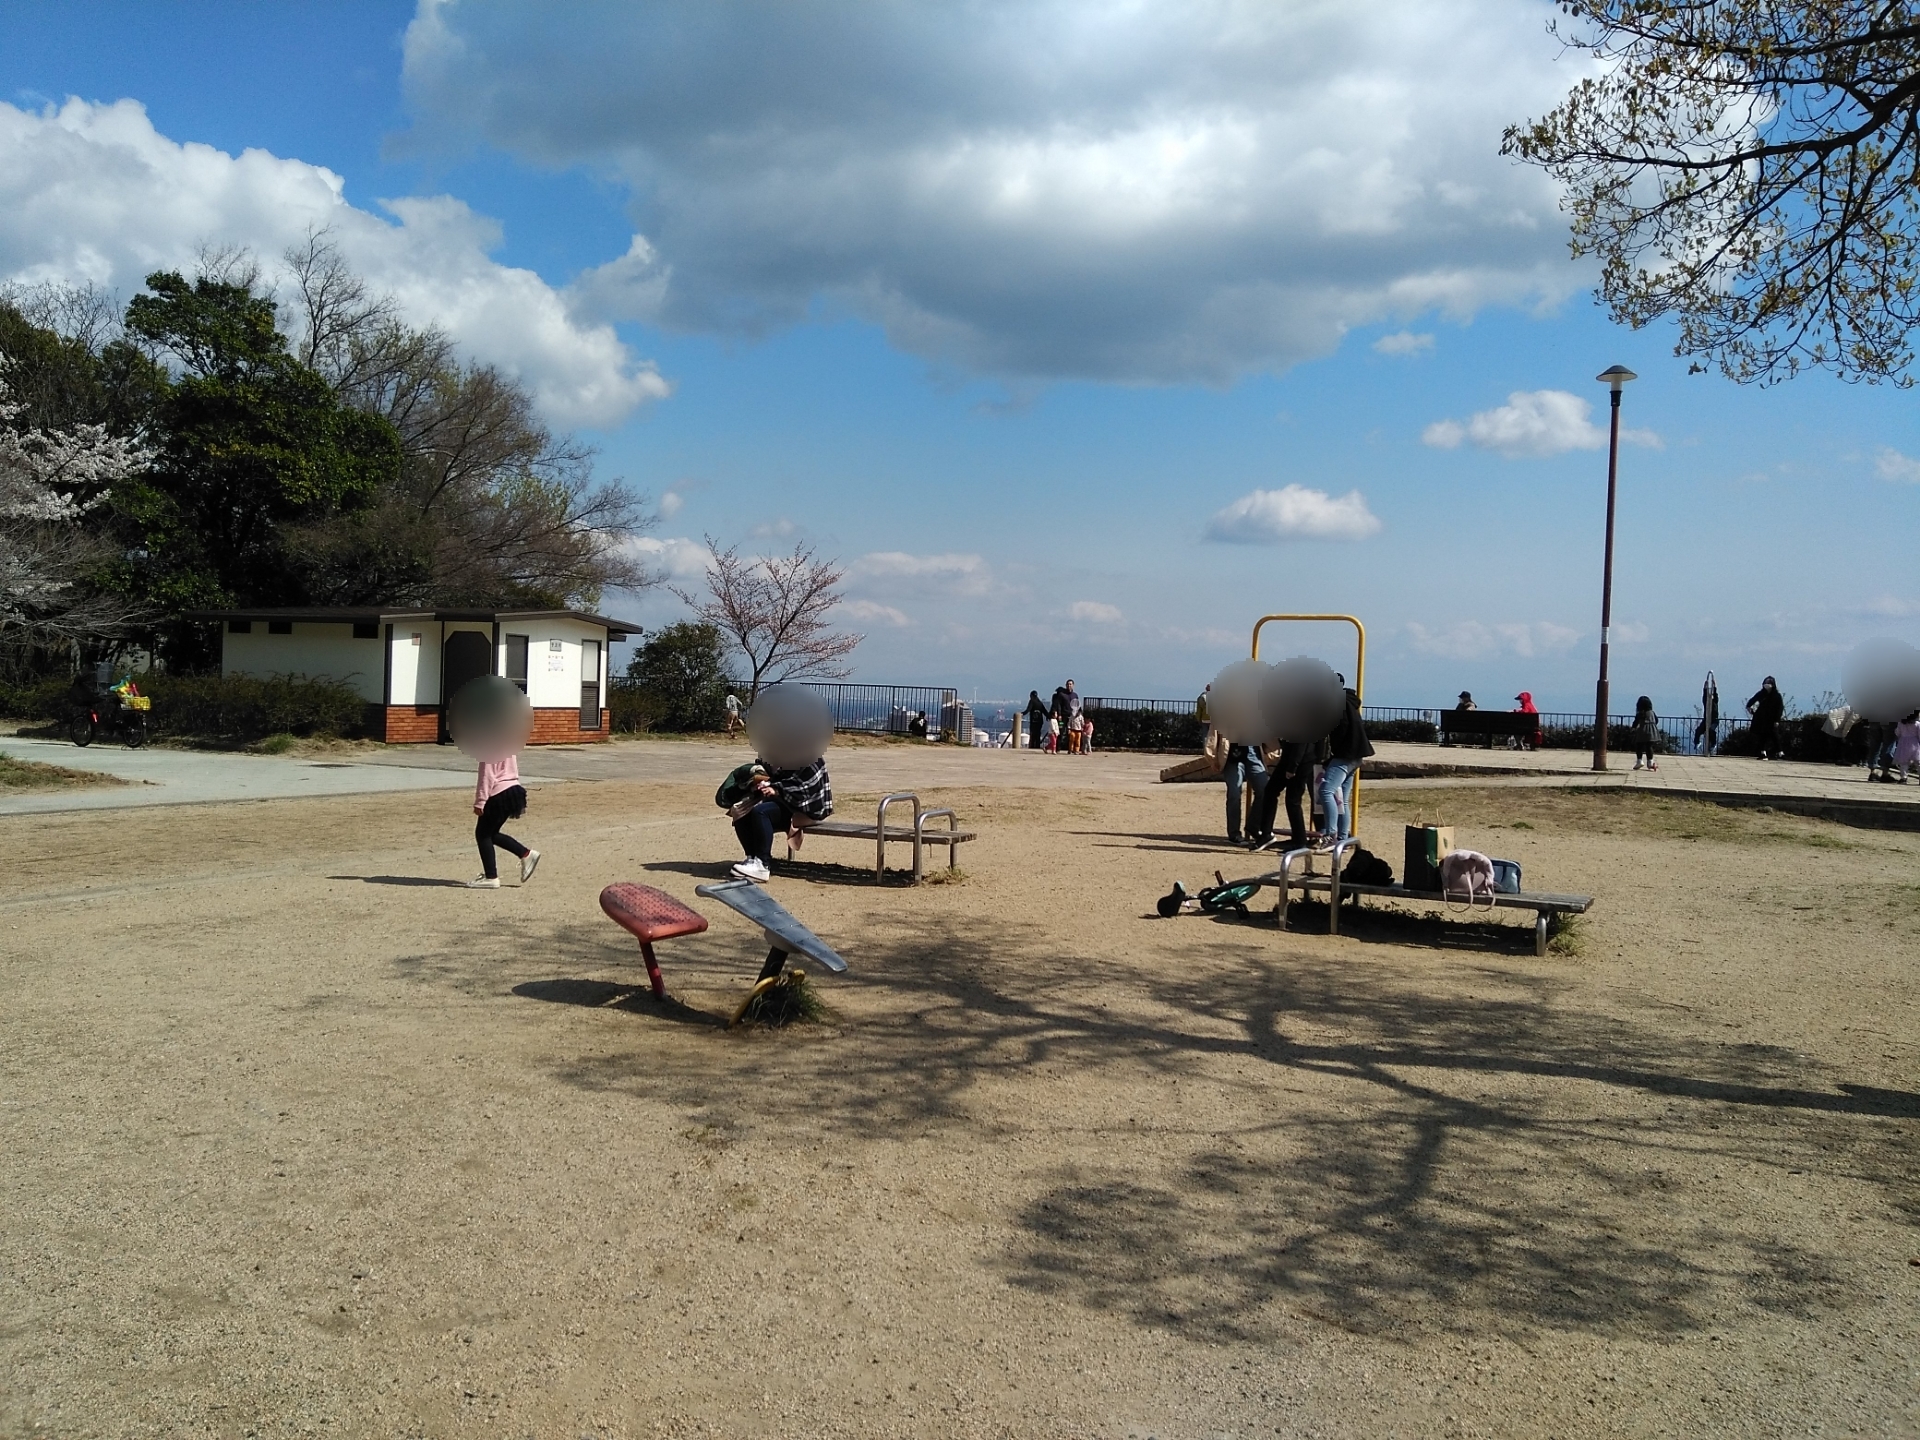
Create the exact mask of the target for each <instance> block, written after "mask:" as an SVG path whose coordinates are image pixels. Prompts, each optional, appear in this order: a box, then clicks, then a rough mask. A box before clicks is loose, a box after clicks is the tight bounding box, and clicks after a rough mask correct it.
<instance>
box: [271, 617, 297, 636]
mask: <svg viewBox="0 0 1920 1440" xmlns="http://www.w3.org/2000/svg"><path fill="white" fill-rule="evenodd" d="M267 633H268V634H269V635H291V634H292V633H293V621H291V620H269V621H267Z"/></svg>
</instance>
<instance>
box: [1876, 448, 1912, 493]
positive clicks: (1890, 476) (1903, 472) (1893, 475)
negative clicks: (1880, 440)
mask: <svg viewBox="0 0 1920 1440" xmlns="http://www.w3.org/2000/svg"><path fill="white" fill-rule="evenodd" d="M1873 468H1874V472H1875V473H1876V474H1877V475H1879V477H1880V478H1881V479H1882V480H1898V481H1900V482H1902V483H1903V484H1907V485H1920V460H1915V459H1914V458H1913V457H1912V456H1910V455H1902V454H1901V453H1900V452H1899V451H1898V450H1895V449H1893V448H1892V447H1890V446H1886V445H1883V446H1881V447H1880V453H1879V454H1877V455H1875V456H1874V457H1873Z"/></svg>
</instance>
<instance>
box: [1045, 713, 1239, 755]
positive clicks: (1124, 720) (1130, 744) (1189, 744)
mask: <svg viewBox="0 0 1920 1440" xmlns="http://www.w3.org/2000/svg"><path fill="white" fill-rule="evenodd" d="M1087 713H1088V714H1089V715H1091V716H1092V717H1093V743H1094V745H1095V746H1096V747H1097V748H1099V749H1101V750H1170V751H1175V752H1184V751H1198V750H1199V748H1200V747H1201V745H1203V744H1204V743H1205V742H1206V738H1207V727H1206V726H1204V725H1202V724H1201V723H1200V721H1199V720H1198V718H1196V717H1195V716H1193V715H1191V714H1187V715H1180V714H1175V713H1172V712H1169V711H1166V710H1118V709H1109V708H1108V707H1106V706H1104V705H1103V706H1101V707H1100V708H1098V709H1095V710H1089V711H1088V712H1087ZM1022 723H1023V724H1024V723H1025V721H1024V719H1023V720H1022ZM1066 738H1067V737H1066V736H1064V735H1062V736H1061V737H1060V743H1061V744H1062V745H1064V744H1066Z"/></svg>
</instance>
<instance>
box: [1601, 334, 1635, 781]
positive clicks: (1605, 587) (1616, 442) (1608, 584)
mask: <svg viewBox="0 0 1920 1440" xmlns="http://www.w3.org/2000/svg"><path fill="white" fill-rule="evenodd" d="M1594 378H1595V379H1596V380H1598V381H1599V382H1600V383H1601V384H1602V385H1605V386H1607V387H1608V388H1609V389H1610V390H1612V392H1613V420H1612V423H1611V425H1610V426H1609V427H1608V431H1607V550H1606V559H1605V561H1604V562H1603V566H1602V570H1601V580H1600V683H1599V684H1597V685H1596V686H1594V691H1593V768H1594V769H1596V770H1604V769H1606V768H1607V640H1608V637H1609V635H1610V633H1611V631H1612V629H1613V497H1614V484H1615V481H1616V479H1617V477H1618V476H1619V473H1620V391H1621V388H1622V387H1623V386H1624V385H1625V384H1626V383H1627V382H1628V381H1629V380H1632V379H1635V378H1637V377H1636V376H1635V375H1634V373H1633V371H1631V370H1629V369H1627V367H1626V366H1624V365H1610V366H1608V367H1607V368H1606V369H1605V370H1602V371H1601V372H1600V373H1599V374H1598V375H1596V376H1595V377H1594Z"/></svg>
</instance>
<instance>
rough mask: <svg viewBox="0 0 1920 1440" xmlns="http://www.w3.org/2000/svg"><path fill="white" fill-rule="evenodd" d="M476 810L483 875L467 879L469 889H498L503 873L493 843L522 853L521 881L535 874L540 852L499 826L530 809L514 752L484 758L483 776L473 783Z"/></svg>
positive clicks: (520, 855) (474, 831)
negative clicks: (497, 867)
mask: <svg viewBox="0 0 1920 1440" xmlns="http://www.w3.org/2000/svg"><path fill="white" fill-rule="evenodd" d="M473 813H474V814H476V815H478V816H479V817H480V822H479V824H477V825H475V826H474V827H473V838H474V842H475V843H476V844H477V845H479V847H480V875H479V877H478V878H477V879H474V880H469V881H467V888H468V889H470V890H498V889H499V888H500V876H499V875H498V874H497V873H496V872H495V870H494V861H493V847H494V846H495V845H498V846H499V847H500V848H501V849H502V850H505V851H506V852H507V853H508V854H509V855H517V856H519V857H520V883H521V884H522V885H524V884H526V883H527V881H529V880H531V879H532V878H533V871H534V867H535V866H537V865H538V864H539V863H540V852H539V851H538V850H529V849H528V848H527V847H526V846H524V845H522V844H521V843H520V842H519V841H518V840H516V839H514V838H513V837H512V836H511V835H506V834H503V833H502V832H501V829H500V827H501V826H502V825H504V824H506V823H507V821H509V820H518V819H519V818H520V817H521V816H522V815H524V814H526V813H527V791H526V787H525V786H523V785H522V784H521V783H520V761H519V760H518V759H517V758H516V757H514V756H512V755H509V756H507V758H506V759H504V760H482V761H481V762H480V778H479V779H478V780H477V781H476V782H475V784H474V787H473Z"/></svg>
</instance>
